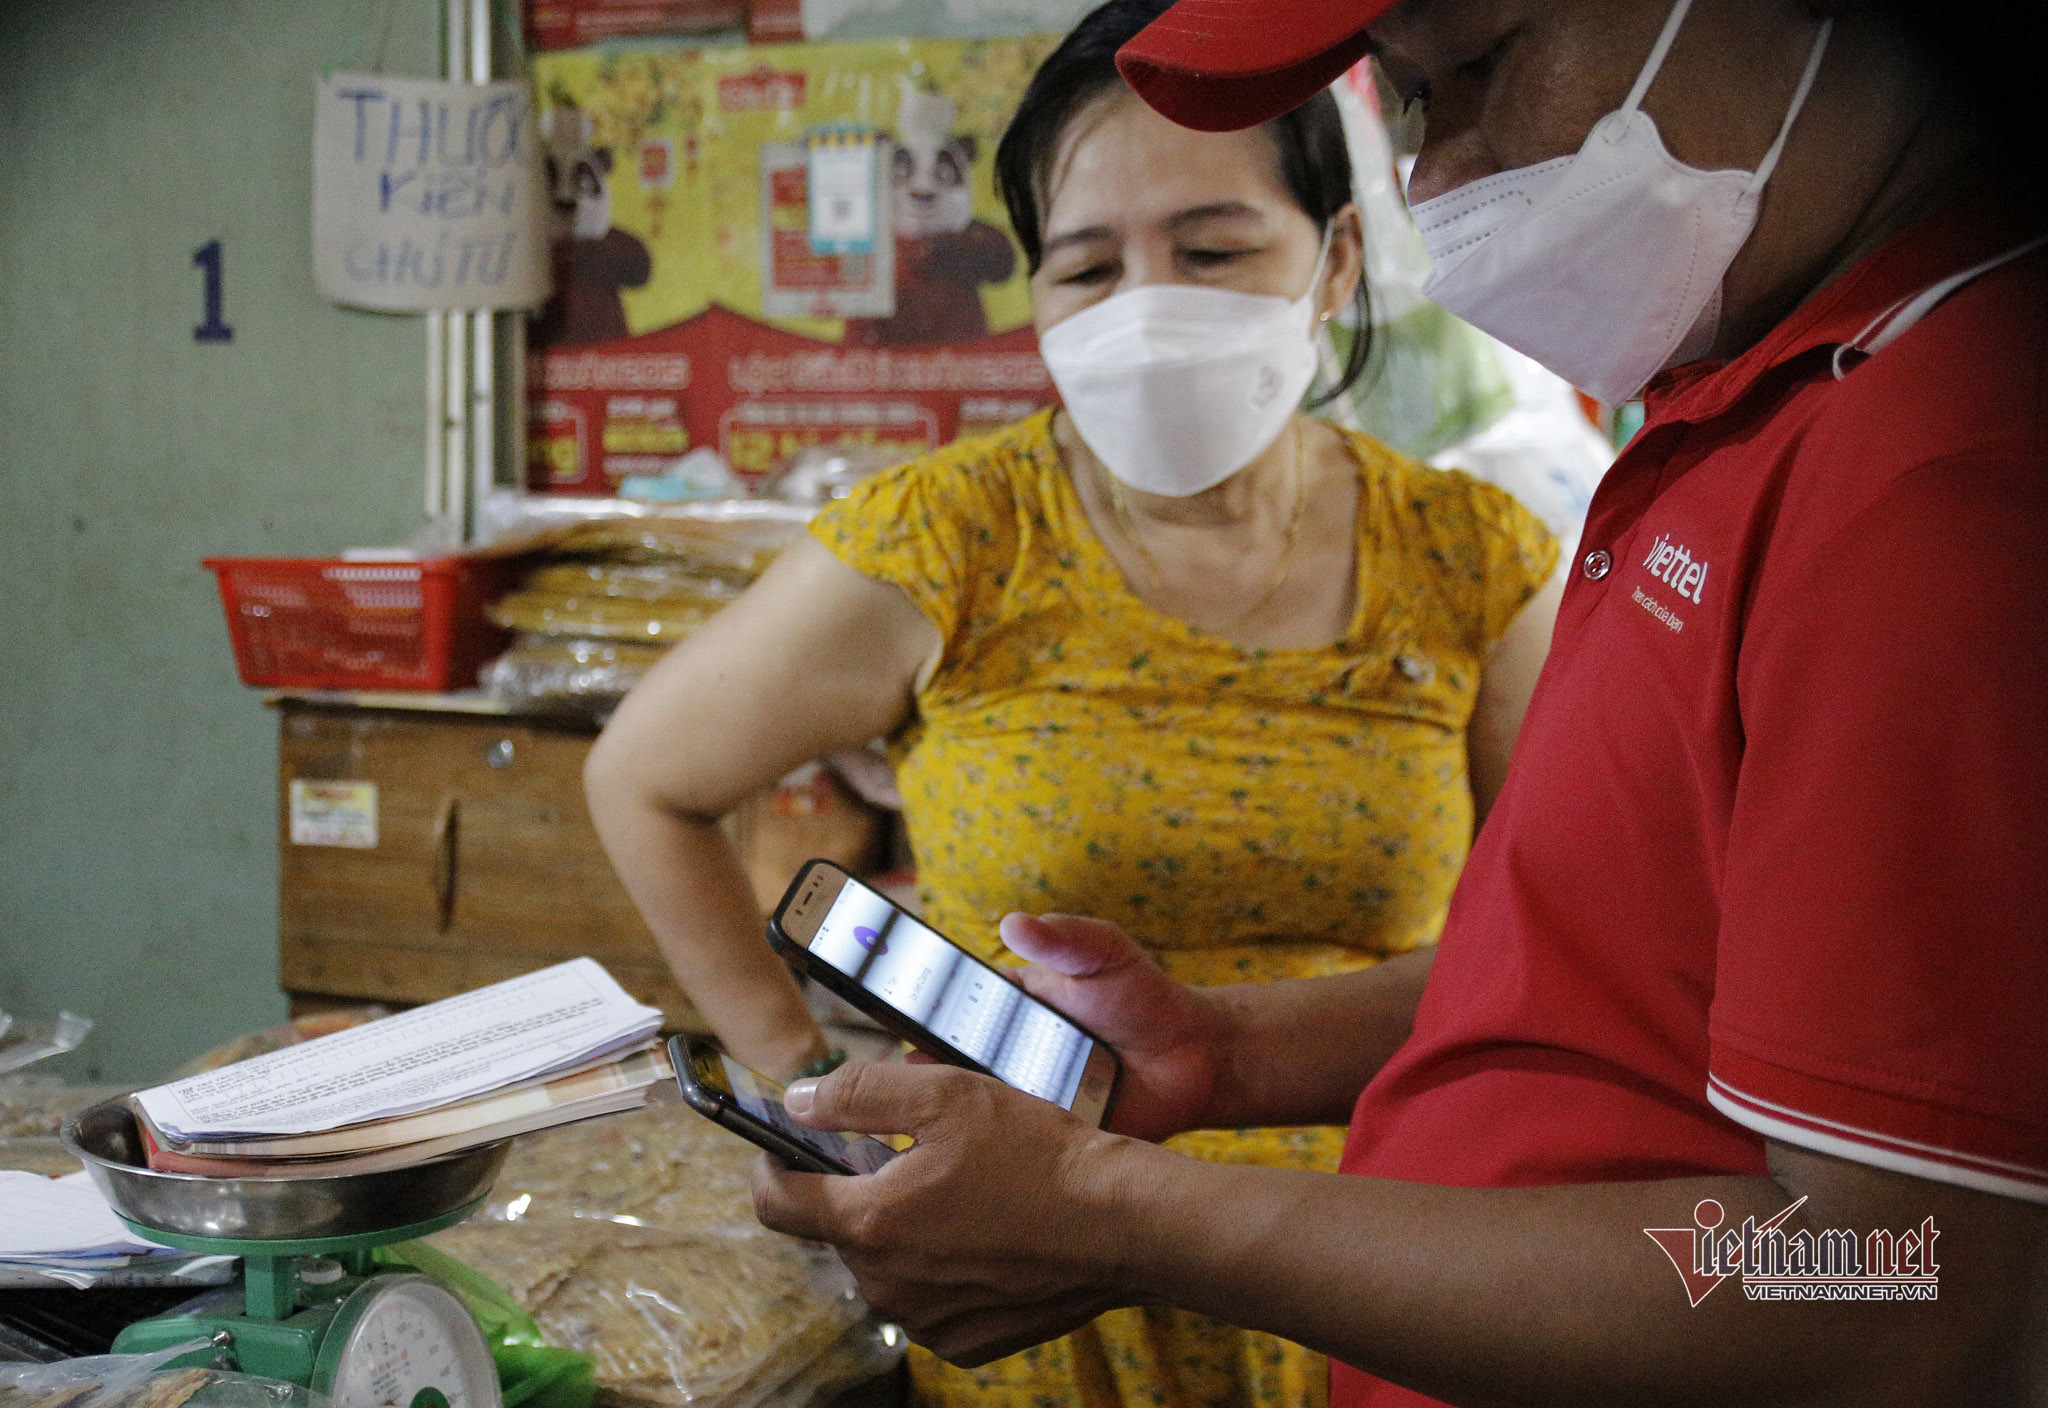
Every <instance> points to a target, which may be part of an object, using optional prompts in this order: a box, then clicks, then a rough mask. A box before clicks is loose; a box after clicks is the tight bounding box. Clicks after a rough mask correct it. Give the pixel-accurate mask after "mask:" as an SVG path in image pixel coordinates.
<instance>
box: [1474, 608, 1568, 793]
mask: <svg viewBox="0 0 2048 1408" xmlns="http://www.w3.org/2000/svg"><path fill="white" fill-rule="evenodd" d="M1563 595H1564V573H1563V572H1562V571H1559V572H1557V573H1556V574H1555V575H1553V576H1552V577H1551V579H1550V582H1549V584H1548V585H1546V586H1545V587H1544V588H1543V589H1542V590H1541V591H1539V592H1537V593H1536V595H1534V596H1532V597H1530V598H1529V600H1528V603H1527V604H1526V605H1524V606H1523V607H1522V609H1521V610H1520V611H1519V612H1517V613H1516V614H1515V619H1514V621H1513V622H1512V623H1510V624H1509V626H1508V628H1507V630H1506V631H1504V632H1503V633H1502V634H1501V638H1500V639H1499V640H1497V641H1495V642H1494V643H1493V649H1492V651H1491V652H1489V653H1488V655H1487V657H1486V667H1485V669H1484V670H1483V671H1482V673H1481V674H1480V677H1479V698H1478V700H1477V701H1476V702H1475V703H1474V704H1473V706H1472V722H1471V723H1470V724H1468V725H1466V728H1465V752H1466V757H1467V758H1468V759H1469V761H1468V763H1467V767H1468V770H1469V771H1470V774H1471V778H1472V812H1473V816H1472V825H1473V829H1474V830H1475V831H1476V830H1477V829H1478V827H1479V825H1480V823H1482V822H1484V821H1485V820H1486V814H1487V813H1488V812H1490V811H1492V810H1493V799H1494V798H1496V797H1498V796H1499V795H1500V789H1501V786H1502V785H1503V784H1504V783H1505V782H1506V781H1507V780H1508V758H1509V756H1510V755H1512V754H1513V752H1514V750H1515V735H1516V734H1518V733H1520V732H1521V731H1522V715H1523V714H1525V713H1527V712H1528V711H1529V695H1530V694H1531V693H1532V692H1533V691H1534V690H1535V688H1536V676H1537V675H1538V674H1539V673H1540V672H1541V671H1542V669H1543V658H1544V657H1545V656H1546V655H1548V654H1549V653H1550V630H1551V627H1552V626H1554V625H1556V624H1557V603H1558V600H1559V598H1561V597H1562V596H1563Z"/></svg>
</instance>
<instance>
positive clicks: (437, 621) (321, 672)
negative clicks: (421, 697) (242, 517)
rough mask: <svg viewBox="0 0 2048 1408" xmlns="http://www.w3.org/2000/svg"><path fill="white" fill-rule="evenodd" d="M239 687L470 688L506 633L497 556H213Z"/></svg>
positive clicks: (210, 562)
mask: <svg viewBox="0 0 2048 1408" xmlns="http://www.w3.org/2000/svg"><path fill="white" fill-rule="evenodd" d="M203 565H204V566H205V567H207V568H208V569H209V570H210V571H212V572H213V574H214V575H215V576H216V577H217V578H219V580H220V598H221V605H222V606H224V607H226V608H227V614H228V635H229V636H230V637H231V638H232V639H233V641H234V646H235V668H236V669H237V670H238V671H240V672H241V676H242V683H244V684H255V685H270V686H273V687H279V688H285V689H420V690H447V689H468V688H470V687H472V686H473V685H475V684H476V680H477V672H478V671H479V670H480V669H482V668H483V665H484V662H485V661H487V660H489V659H490V658H491V657H492V656H493V655H495V654H496V653H498V652H499V651H500V650H502V649H504V647H505V641H506V639H507V633H506V632H504V631H501V630H499V629H498V628H497V627H495V626H493V625H491V624H490V622H489V621H487V620H485V619H484V603H485V601H486V599H487V598H488V596H489V593H490V590H491V588H492V587H494V586H495V585H496V578H497V573H496V572H495V571H494V570H493V567H494V564H485V563H479V562H474V561H471V560H469V559H466V558H459V557H439V558H428V559H426V560H424V561H421V562H344V561H342V560H341V559H339V558H325V557H209V558H206V559H204V562H203Z"/></svg>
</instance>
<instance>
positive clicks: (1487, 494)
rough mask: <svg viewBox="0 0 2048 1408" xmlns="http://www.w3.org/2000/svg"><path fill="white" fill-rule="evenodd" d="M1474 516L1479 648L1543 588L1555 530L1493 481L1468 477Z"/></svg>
mask: <svg viewBox="0 0 2048 1408" xmlns="http://www.w3.org/2000/svg"><path fill="white" fill-rule="evenodd" d="M1468 492H1469V493H1470V494H1471V496H1472V518H1473V522H1474V523H1475V524H1476V526H1477V538H1478V553H1479V563H1480V583H1479V592H1478V600H1477V602H1476V604H1475V606H1474V610H1473V619H1474V620H1476V621H1477V622H1478V623H1479V632H1480V635H1479V642H1478V644H1479V647H1480V649H1481V651H1482V652H1484V651H1485V650H1487V649H1490V648H1491V647H1492V645H1493V643H1494V642H1495V641H1497V640H1499V639H1500V638H1501V637H1502V636H1503V635H1505V634H1507V629H1508V627H1509V626H1511V625H1513V624H1514V620H1515V617H1516V616H1517V615H1518V614H1520V612H1521V610H1522V608H1523V607H1524V606H1526V605H1528V603H1529V598H1530V597H1532V596H1534V595H1536V593H1537V592H1539V591H1541V590H1543V586H1544V584H1545V583H1546V582H1548V581H1549V580H1550V576H1551V574H1552V573H1553V572H1555V571H1556V570H1557V554H1558V542H1557V535H1556V534H1555V533H1552V532H1551V531H1550V529H1549V528H1548V527H1547V526H1545V524H1544V522H1543V520H1542V519H1540V518H1538V517H1537V516H1536V515H1535V514H1533V513H1531V512H1530V511H1529V510H1528V509H1526V508H1524V507H1523V506H1522V501H1521V500H1520V499H1517V498H1516V497H1515V496H1514V495H1513V494H1510V493H1509V492H1508V491H1507V490H1505V489H1503V488H1501V487H1500V486H1499V485H1497V484H1488V483H1485V482H1484V481H1481V480H1476V479H1475V480H1472V481H1471V485H1470V489H1469V491H1468Z"/></svg>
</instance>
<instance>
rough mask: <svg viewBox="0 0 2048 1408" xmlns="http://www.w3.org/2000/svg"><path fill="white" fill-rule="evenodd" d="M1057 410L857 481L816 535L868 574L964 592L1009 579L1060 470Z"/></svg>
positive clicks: (820, 521) (825, 514) (815, 526)
mask: <svg viewBox="0 0 2048 1408" xmlns="http://www.w3.org/2000/svg"><path fill="white" fill-rule="evenodd" d="M1057 463H1058V457H1057V450H1056V447H1055V442H1054V441H1053V438H1052V431H1051V412H1049V411H1048V412H1041V413H1040V414H1038V415H1035V416H1030V417H1027V418H1026V419H1024V420H1021V421H1018V422H1016V423H1015V424H1013V425H1007V426H1004V427H1003V428H1002V429H1000V430H997V431H994V432H992V433H990V434H987V435H976V436H970V437H968V438H967V439H964V440H956V441H954V442H953V443H952V444H950V445H947V446H945V447H943V448H941V449H938V450H934V451H932V452H931V453H930V454H926V455H920V456H919V457H918V458H916V459H914V460H909V461H906V462H905V463H903V464H899V465H896V466H894V467H892V468H890V469H885V470H882V471H881V472H879V473H877V474H872V475H869V476H868V477H867V478H865V479H863V480H861V481H860V482H859V483H857V484H855V485H854V486H853V490H852V492H851V493H849V494H848V495H847V496H846V497H845V498H843V499H840V500H838V501H837V502H835V503H832V504H829V505H827V506H826V507H825V508H824V510H822V511H821V512H820V513H819V514H818V516H817V518H815V519H814V520H812V522H811V535H812V536H813V537H814V538H816V539H818V541H820V542H822V543H823V544H824V545H825V546H826V547H827V548H830V549H831V550H832V552H833V553H834V554H835V555H836V556H837V557H839V558H840V560H842V561H844V562H846V563H847V564H848V565H849V566H851V567H853V568H854V569H856V570H857V571H860V572H862V573H864V574H866V575H868V576H871V577H878V578H882V579H884V580H889V581H897V582H900V583H904V584H906V585H908V584H910V583H912V582H919V583H923V584H925V586H926V587H928V588H930V589H931V590H933V591H935V592H940V593H942V594H946V595H951V596H958V595H960V594H963V593H970V592H973V591H977V590H980V589H981V585H982V584H985V582H986V581H1000V580H1003V579H1006V578H1007V577H1008V575H1009V573H1010V571H1011V570H1012V567H1013V565H1014V563H1013V560H1014V559H1015V557H1016V555H1017V553H1018V552H1019V551H1020V544H1021V543H1022V541H1023V533H1024V528H1023V524H1024V523H1025V522H1027V521H1028V520H1029V519H1030V518H1031V517H1032V516H1033V515H1034V514H1036V513H1037V512H1038V505H1039V504H1040V503H1041V502H1042V499H1043V493H1044V489H1043V480H1044V476H1045V475H1046V474H1047V473H1048V472H1051V470H1052V469H1056V467H1057Z"/></svg>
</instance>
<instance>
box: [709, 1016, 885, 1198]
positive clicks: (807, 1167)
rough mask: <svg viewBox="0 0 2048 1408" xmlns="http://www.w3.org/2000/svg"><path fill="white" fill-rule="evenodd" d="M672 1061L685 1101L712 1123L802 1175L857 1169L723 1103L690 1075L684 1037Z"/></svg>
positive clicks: (850, 1172) (852, 1171)
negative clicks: (683, 1047)
mask: <svg viewBox="0 0 2048 1408" xmlns="http://www.w3.org/2000/svg"><path fill="white" fill-rule="evenodd" d="M670 1041H671V1042H672V1043H673V1044H672V1045H671V1047H670V1058H671V1060H672V1061H673V1062H674V1064H675V1072H676V1087H677V1088H678V1089H679V1090H681V1091H682V1093H683V1099H684V1101H685V1102H686V1103H687V1104H688V1105H689V1107H690V1108H691V1109H693V1110H695V1111H696V1112H697V1113H698V1114H700V1115H702V1116H704V1117H705V1118H706V1119H708V1120H710V1121H711V1122H712V1123H713V1124H715V1125H717V1126H719V1127H720V1128H721V1129H729V1130H731V1131H732V1132H733V1133H734V1134H737V1135H738V1136H739V1137H740V1138H742V1139H744V1140H746V1141H747V1142H748V1143H749V1144H752V1145H754V1146H755V1147H756V1148H759V1149H765V1150H767V1151H768V1152H769V1153H770V1154H773V1155H774V1156H775V1157H776V1158H778V1159H780V1160H782V1162H784V1163H786V1164H788V1165H789V1166H790V1167H791V1168H793V1169H795V1170H796V1171H797V1172H798V1173H840V1174H846V1175H848V1176H851V1175H853V1174H854V1173H855V1172H856V1170H854V1169H851V1168H848V1167H847V1166H846V1165H845V1164H842V1163H840V1162H839V1161H838V1160H837V1159H827V1158H826V1157H825V1156H824V1155H822V1154H820V1153H819V1152H818V1151H817V1150H815V1149H811V1148H807V1147H806V1146H804V1145H802V1144H799V1143H797V1142H796V1141H795V1140H794V1139H791V1138H789V1137H788V1136H786V1135H784V1134H783V1133H782V1131H781V1130H779V1129H776V1128H774V1127H772V1126H770V1125H765V1124H762V1123H761V1122H760V1121H759V1120H757V1119H755V1118H754V1117H753V1116H752V1115H750V1114H748V1113H747V1112H746V1111H745V1110H742V1109H739V1108H738V1107H737V1106H733V1105H728V1104H727V1103H726V1102H725V1101H724V1100H721V1099H720V1098H719V1096H718V1092H717V1091H713V1090H706V1089H705V1088H704V1087H703V1086H701V1085H699V1084H698V1083H697V1080H696V1078H695V1076H693V1075H692V1074H690V1065H689V1056H688V1053H687V1050H685V1049H681V1048H682V1038H681V1037H672V1038H670Z"/></svg>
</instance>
